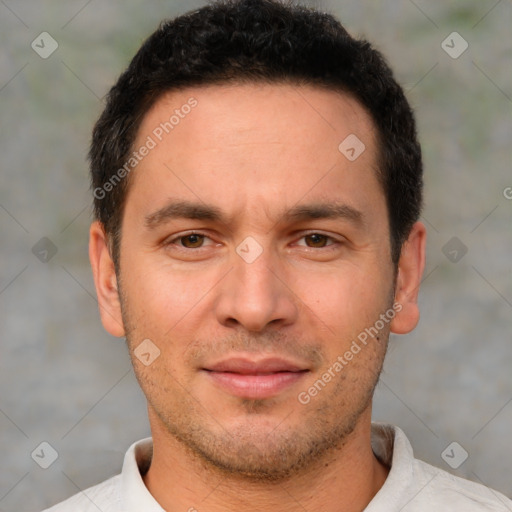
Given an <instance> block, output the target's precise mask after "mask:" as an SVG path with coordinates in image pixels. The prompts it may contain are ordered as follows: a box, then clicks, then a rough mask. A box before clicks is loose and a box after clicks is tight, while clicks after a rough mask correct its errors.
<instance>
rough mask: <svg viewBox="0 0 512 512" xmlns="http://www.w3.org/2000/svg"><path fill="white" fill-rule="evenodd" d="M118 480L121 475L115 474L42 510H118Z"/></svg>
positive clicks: (69, 511)
mask: <svg viewBox="0 0 512 512" xmlns="http://www.w3.org/2000/svg"><path fill="white" fill-rule="evenodd" d="M120 481H121V475H116V476H114V477H112V478H109V479H108V480H105V481H104V482H102V483H100V484H98V485H95V486H93V487H89V488H88V489H85V490H84V491H81V492H79V493H78V494H75V495H74V496H71V498H69V499H67V500H66V501H63V502H62V503H59V504H57V505H55V506H53V507H51V508H48V509H45V510H43V512H98V510H101V511H102V512H120V511H121V509H120V508H119V505H120V492H119V488H120Z"/></svg>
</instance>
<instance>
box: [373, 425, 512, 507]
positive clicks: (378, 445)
mask: <svg viewBox="0 0 512 512" xmlns="http://www.w3.org/2000/svg"><path fill="white" fill-rule="evenodd" d="M372 448H373V451H374V453H375V455H376V456H377V458H378V459H379V460H380V461H381V462H382V463H384V464H385V465H386V466H388V467H390V471H389V474H388V477H387V479H386V481H385V482H384V485H383V486H382V488H381V489H380V490H379V492H378V493H377V494H376V495H375V497H374V499H373V500H372V501H371V503H370V504H369V506H368V507H367V508H366V509H365V512H381V511H384V510H386V511H391V510H400V511H402V512H426V511H432V510H434V511H436V512H445V511H446V512H448V511H450V512H451V511H453V510H463V511H464V512H512V501H511V500H510V499H509V498H507V497H506V496H504V495H503V494H501V493H499V492H498V491H494V490H493V489H490V488H488V487H485V486H484V485H481V484H478V483H476V482H472V481H470V480H465V479H463V478H460V477H457V476H455V475H452V474H451V473H448V472H447V471H444V470H442V469H439V468H437V467H434V466H432V465H430V464H427V463H426V462H423V461H421V460H418V459H416V458H415V457H414V453H413V450H412V446H411V444H410V443H409V440H408V439H407V437H406V435H405V433H404V432H403V431H402V430H400V429H399V428H398V427H394V426H392V425H385V424H377V423H374V424H372Z"/></svg>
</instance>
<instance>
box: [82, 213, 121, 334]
mask: <svg viewBox="0 0 512 512" xmlns="http://www.w3.org/2000/svg"><path fill="white" fill-rule="evenodd" d="M89 260H90V262H91V266H92V273H93V276H94V285H95V287H96V294H97V296H98V304H99V307H100V316H101V322H102V323H103V327H105V329H106V331H107V332H109V333H110V334H112V336H117V337H121V336H124V335H125V329H124V325H123V318H122V314H121V302H120V299H119V291H118V289H117V288H118V287H117V276H116V272H115V267H114V262H113V260H112V257H111V255H110V250H109V247H108V240H107V235H106V233H105V230H104V229H103V224H101V222H98V221H95V222H93V223H92V224H91V228H90V230H89Z"/></svg>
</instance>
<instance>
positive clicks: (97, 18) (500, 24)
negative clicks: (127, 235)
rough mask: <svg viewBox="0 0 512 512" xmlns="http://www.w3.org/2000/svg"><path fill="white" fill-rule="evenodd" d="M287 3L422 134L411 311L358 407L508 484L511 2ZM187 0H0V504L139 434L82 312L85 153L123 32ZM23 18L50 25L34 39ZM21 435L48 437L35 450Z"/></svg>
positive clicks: (118, 64)
mask: <svg viewBox="0 0 512 512" xmlns="http://www.w3.org/2000/svg"><path fill="white" fill-rule="evenodd" d="M304 3H306V4H307V5H314V6H317V7H320V8H322V9H325V10H329V11H331V12H334V13H336V14H337V15H338V16H339V17H340V18H341V20H342V22H343V23H344V24H345V26H346V27H347V28H348V29H349V31H350V32H352V33H353V34H358V35H364V36H366V37H367V38H369V39H370V40H372V41H373V42H374V43H375V44H376V45H377V47H379V48H380V49H381V50H382V51H383V52H384V53H385V55H386V56H387V58H388V60H389V62H390V64H391V66H392V67H393V68H394V70H395V72H396V75H397V78H398V79H399V81H400V83H401V84H402V85H403V86H404V88H405V89H406V91H407V94H408V97H409V99H410V102H411V104H412V105H413V107H414V108H415V109H416V111H417V118H418V125H419V131H420V137H421V141H422V144H423V150H424V157H425V172H426V176H425V180H426V190H425V193H426V209H425V212H424V216H423V221H424V222H425V223H426V225H427V228H428V235H429V236H428V254H427V268H426V271H425V276H424V282H423V285H422V291H421V293H420V305H421V310H422V318H421V321H420V324H419V326H418V328H417V329H416V330H415V331H414V332H413V333H412V334H410V335H408V336H403V337H401V336H395V337H393V339H392V340H391V346H390V351H389V354H388V359H387V363H386V365H385V371H384V373H383V375H382V379H381V382H380V384H379V387H378V392H377V395H376V399H375V410H374V419H375V420H377V421H385V422H391V423H394V424H396V425H399V426H400V427H401V428H402V429H403V430H405V432H406V434H407V435H408V436H409V438H410V440H411V442H412V445H413V447H414V449H415V454H416V456H417V457H418V458H421V459H424V460H426V461H427V462H430V463H431V464H434V465H436V466H439V467H442V468H444V469H446V470H448V471H451V472H453V473H454V474H458V475H461V476H464V477H467V478H469V479H471V480H475V481H478V482H483V483H485V484H486V485H489V486H491V487H493V488H495V489H497V490H499V491H501V492H503V493H505V494H507V495H508V496H512V481H511V476H510V475H511V473H512V471H511V469H512V463H511V460H512V442H511V441H510V432H511V426H512V403H511V402H512V377H511V374H512V372H511V371H510V368H511V367H512V346H511V338H512V336H511V328H512V263H511V260H512V258H511V256H510V255H511V252H512V230H511V217H512V172H511V163H512V161H511V160H512V158H511V154H512V153H511V143H512V117H511V113H512V112H511V111H512V108H511V107H512V73H511V60H512V41H511V36H510V27H511V26H512V2H511V0H501V1H497V0H460V1H456V0H446V1H445V0H436V1H426V0H415V1H414V2H413V1H410V0H382V1H377V0H365V1H356V0H346V1H341V0H323V1H318V2H309V3H308V2H304ZM204 4H205V2H203V1H189V2H184V1H174V2H169V1H167V2H164V1H157V0H151V1H146V2H135V1H133V0H130V1H123V2H122V1H121V0H117V1H108V0H92V1H91V0H90V1H86V0H74V1H67V2H59V1H56V0H46V1H37V2H36V1H35V0H33V1H28V0H25V1H14V0H0V42H1V50H0V109H1V114H0V130H1V134H2V135H1V151H0V167H1V189H0V230H1V231H0V233H1V253H0V386H1V394H0V453H1V454H2V456H1V459H0V511H3V512H35V511H37V510H41V509H42V508H45V507H47V506H49V505H50V504H53V503H55V502H57V501H60V500H62V499H64V498H66V497H68V496H69V495H71V494H74V493H76V492H78V491H79V490H80V489H84V488H86V487H88V486H90V485H92V484H95V483H97V482H99V481H101V480H103V479H105V478H107V477H109V476H111V475H113V474H115V473H117V472H119V470H120V468H121V464H122V459H123V455H124V452H125V451H126V449H127V448H128V446H129V445H130V444H131V443H132V442H133V441H135V440H137V439H139V438H141V437H145V436H147V435H149V428H148V423H147V419H146V409H145V400H144V397H143V395H142V393H141V391H140V390H139V388H138V385H137V383H136V381H135V378H134V376H133V373H132V370H131V365H130V362H129V359H128V356H127V353H126V349H125V346H124V341H123V340H119V339H115V338H112V337H110V336H109V335H108V334H107V333H106V332H104V330H103V328H102V326H101V324H100V320H99V315H98V312H97V303H96V299H95V292H94V287H93V281H92V277H91V272H90V268H89V262H88V259H87V236H88V225H89V222H90V220H91V216H90V213H91V195H90V192H89V183H88V176H87V165H86V162H85V156H86V152H87V149H88V143H89V137H90V132H91V128H92V125H93V122H94V121H95V119H96V118H97V116H98V115H99V114H100V112H101V110H102V107H103V97H104V95H105V94H106V92H107V91H108V89H109V87H110V86H111V85H112V84H113V82H114V81H115V79H116V78H117V76H118V75H119V73H120V72H121V71H122V70H123V68H124V67H125V66H126V65H127V64H128V61H129V59H130V58H131V56H132V55H133V54H134V53H135V51H136V50H137V49H138V47H139V46H140V44H141V42H142V41H143V39H144V38H146V37H147V36H148V35H149V34H150V33H151V32H152V31H153V30H154V29H155V28H156V26H157V24H158V23H159V21H160V20H161V19H162V18H165V17H172V16H174V15H176V14H179V13H183V12H185V11H187V10H190V9H193V8H197V7H200V6H202V5H204ZM42 32H48V33H49V34H50V36H51V37H52V38H53V39H54V40H55V41H56V43H57V44H58V48H57V49H56V50H55V51H54V53H52V54H51V55H49V56H48V55H46V54H45V52H46V53H48V52H50V51H51V49H52V44H55V43H53V42H52V40H51V39H49V38H48V36H46V35H43V36H40V34H41V33H42ZM453 32H457V33H458V34H459V35H460V36H457V35H451V34H452V33H453ZM41 39H43V42H41ZM33 41H34V48H33V47H31V44H32V42H33ZM443 41H445V42H444V43H443ZM465 42H467V44H468V48H467V49H466V50H465V51H464V52H463V53H462V54H460V55H458V54H459V53H460V52H461V51H462V50H463V48H464V47H465V44H466V43H465ZM37 45H38V46H37ZM40 54H42V55H43V56H45V57H47V58H43V57H42V56H40ZM450 54H451V55H450ZM454 57H456V58H454ZM466 251H467V252H466ZM453 441H455V442H457V443H458V444H459V445H460V447H459V445H455V449H454V451H453V452H451V451H450V450H451V448H450V449H449V450H448V453H449V454H450V455H451V454H453V457H451V459H450V458H446V456H445V458H444V459H443V457H442V453H443V451H444V450H445V448H446V447H447V446H448V445H450V443H452V442H453ZM41 442H47V443H49V444H50V445H51V446H52V447H53V448H54V449H55V451H56V452H57V454H58V458H57V460H56V461H55V462H54V463H53V464H52V465H51V466H50V467H49V468H48V469H43V468H42V467H40V464H41V463H42V462H44V461H41V460H40V459H39V460H38V458H37V453H41V451H40V450H41V447H40V443H41ZM452 448H453V446H452ZM461 448H463V449H464V450H465V451H466V452H467V453H468V455H469V456H468V458H467V460H465V461H464V463H462V464H461V465H460V466H459V467H458V468H455V469H452V468H451V467H450V466H449V465H448V464H447V462H445V460H448V461H449V462H450V463H451V464H452V465H456V464H454V462H453V461H454V459H455V463H457V462H460V460H461V459H462V458H463V454H464V452H462V451H461ZM43 449H45V445H43ZM45 453H46V454H48V453H49V450H48V448H47V447H46V452H45ZM31 454H33V455H31ZM45 456H46V457H47V455H45ZM36 461H37V462H39V464H38V463H36ZM47 461H48V460H47Z"/></svg>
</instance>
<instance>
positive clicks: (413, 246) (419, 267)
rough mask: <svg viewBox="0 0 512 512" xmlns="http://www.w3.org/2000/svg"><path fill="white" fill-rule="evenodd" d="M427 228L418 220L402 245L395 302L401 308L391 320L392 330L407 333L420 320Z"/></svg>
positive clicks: (396, 332)
mask: <svg viewBox="0 0 512 512" xmlns="http://www.w3.org/2000/svg"><path fill="white" fill-rule="evenodd" d="M425 243H426V229H425V226H424V225H423V223H421V222H416V223H415V224H414V225H413V227H412V229H411V232H410V233H409V236H408V238H407V240H406V242H405V243H404V245H403V246H402V252H401V254H400V260H399V263H398V274H397V279H396V290H395V303H398V304H400V306H401V309H400V310H399V312H398V313H397V314H396V316H395V317H394V318H393V320H392V322H391V332H394V333H395V334H406V333H408V332H410V331H412V330H413V329H414V328H415V327H416V325H417V324H418V321H419V316H420V313H419V308H418V293H419V289H420V283H421V277H422V275H423V270H424V268H425Z"/></svg>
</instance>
